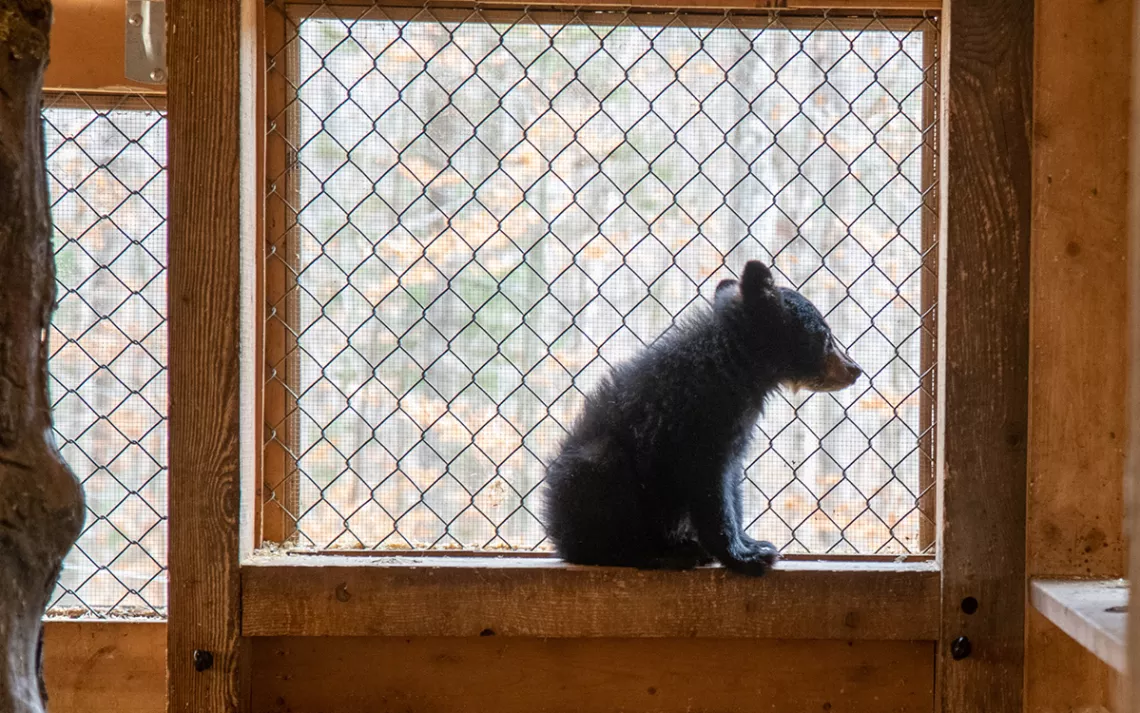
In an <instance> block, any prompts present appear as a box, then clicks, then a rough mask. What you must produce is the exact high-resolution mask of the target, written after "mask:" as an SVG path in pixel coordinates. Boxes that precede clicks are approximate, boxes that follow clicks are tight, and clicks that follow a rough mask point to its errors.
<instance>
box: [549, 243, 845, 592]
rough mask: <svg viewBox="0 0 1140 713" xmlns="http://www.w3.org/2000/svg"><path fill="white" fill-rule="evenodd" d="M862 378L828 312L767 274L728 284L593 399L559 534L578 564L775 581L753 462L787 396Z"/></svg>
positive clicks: (564, 457)
mask: <svg viewBox="0 0 1140 713" xmlns="http://www.w3.org/2000/svg"><path fill="white" fill-rule="evenodd" d="M860 374H861V372H860V370H859V367H858V366H856V365H855V363H854V362H853V361H851V359H850V358H848V357H847V355H846V354H844V353H843V351H842V349H840V348H839V347H838V345H836V343H835V340H834V339H833V338H832V335H831V330H830V329H829V328H828V326H827V323H826V322H825V321H824V319H823V317H822V315H820V313H819V311H818V310H817V309H816V308H815V307H814V306H813V305H812V304H811V303H810V302H809V301H808V300H807V299H806V298H804V297H803V296H802V295H800V294H799V293H798V292H796V291H795V290H791V289H787V288H780V287H777V286H776V285H775V284H774V282H773V280H772V273H771V272H770V271H769V270H768V268H767V267H766V266H764V265H763V264H762V263H760V262H756V261H751V262H749V263H748V264H747V265H745V268H744V274H743V275H742V277H741V280H740V282H739V283H738V282H737V281H736V280H724V281H722V282H721V283H720V284H719V285H717V289H716V294H715V297H714V306H713V308H712V309H711V310H709V311H708V312H706V313H704V314H702V315H700V316H699V317H698V318H695V319H691V320H688V321H687V322H685V323H682V324H679V325H677V326H676V327H674V328H673V329H672V330H670V331H669V332H667V333H666V334H665V335H663V336H662V337H661V339H659V340H658V341H657V342H656V343H655V344H654V345H653V346H652V347H650V348H649V349H647V350H646V351H645V352H643V353H642V354H641V355H640V356H639V357H637V358H636V359H634V360H633V361H631V362H629V363H627V364H624V365H622V366H620V367H618V368H617V369H615V370H614V373H613V374H612V376H611V377H609V378H608V379H607V380H605V381H604V382H603V383H602V384H601V386H600V387H599V388H598V389H597V390H596V391H595V392H594V393H593V394H591V395H590V396H588V397H587V399H586V405H585V408H584V410H583V413H582V415H581V416H580V417H579V419H578V421H577V422H576V423H575V425H574V427H573V430H572V432H571V433H570V434H569V436H568V437H567V438H566V440H565V442H564V443H563V444H562V451H561V453H560V454H559V455H558V456H557V457H556V458H555V459H554V461H553V462H551V464H550V466H549V468H548V469H547V475H546V484H547V488H548V490H547V499H546V523H547V533H548V535H549V536H550V539H551V541H552V542H553V543H554V546H555V548H556V549H557V552H558V554H559V556H561V557H562V558H563V559H564V560H566V561H568V562H573V563H577V564H594V565H616V566H630V567H640V568H646V569H688V568H690V567H695V566H698V565H701V564H708V563H711V562H712V561H713V560H719V561H720V562H721V563H722V564H724V565H725V566H727V567H729V568H731V569H734V570H736V571H739V572H743V573H745V574H751V575H761V574H764V573H765V572H766V571H767V570H768V569H769V568H770V567H771V566H772V564H773V563H774V562H775V561H776V560H777V559H778V557H779V555H778V552H777V550H776V548H775V547H773V546H772V545H771V544H770V543H767V542H759V541H757V540H753V539H752V538H750V537H748V536H747V535H745V534H744V530H743V526H742V524H741V516H742V512H741V491H740V486H741V481H742V480H743V476H744V472H743V471H744V465H745V464H744V463H743V458H744V453H745V449H746V447H747V446H748V443H749V441H750V439H751V437H752V433H753V430H754V426H755V424H756V420H757V418H758V417H759V416H760V411H761V409H762V408H763V405H764V400H765V399H766V398H767V397H768V396H769V395H770V394H771V393H772V392H773V391H774V390H775V389H776V388H777V387H779V386H781V385H788V386H792V387H794V388H806V389H810V390H813V391H833V390H836V389H841V388H844V387H847V386H850V385H851V384H853V383H854V382H855V380H856V379H858V377H859V375H860Z"/></svg>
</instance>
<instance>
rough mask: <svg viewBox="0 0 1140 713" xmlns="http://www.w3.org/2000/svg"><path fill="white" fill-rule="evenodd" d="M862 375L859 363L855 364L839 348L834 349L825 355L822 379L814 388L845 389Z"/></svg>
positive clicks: (824, 389) (822, 389)
mask: <svg viewBox="0 0 1140 713" xmlns="http://www.w3.org/2000/svg"><path fill="white" fill-rule="evenodd" d="M862 375H863V370H862V369H860V368H859V365H858V364H856V363H855V361H854V360H852V359H851V357H849V356H847V355H846V354H844V353H843V352H841V351H839V350H835V351H832V352H831V353H830V354H828V355H827V363H826V366H825V368H824V374H823V379H821V380H820V384H819V386H817V387H816V388H815V389H814V390H815V391H838V390H840V389H846V388H847V387H848V386H851V385H852V384H854V383H855V382H856V381H858V380H859V377H860V376H862Z"/></svg>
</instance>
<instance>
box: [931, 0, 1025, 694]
mask: <svg viewBox="0 0 1140 713" xmlns="http://www.w3.org/2000/svg"><path fill="white" fill-rule="evenodd" d="M942 47H943V50H944V52H943V72H942V75H941V76H942V77H943V79H944V86H943V87H942V95H943V97H944V110H945V111H946V112H947V114H946V115H944V116H945V119H946V123H945V124H944V125H945V126H946V131H945V132H944V134H943V139H942V142H941V143H942V150H941V151H940V152H939V156H940V161H941V165H940V168H941V170H942V179H941V180H940V181H939V187H940V199H941V207H942V211H941V216H942V221H943V228H942V230H941V231H940V234H941V239H940V241H939V244H940V250H941V254H942V255H943V257H944V262H943V263H942V270H941V274H940V279H941V298H940V299H939V306H940V309H941V310H942V313H943V315H944V318H943V319H942V320H941V325H940V332H941V333H940V334H939V335H938V344H939V349H940V352H941V355H940V357H939V360H938V362H939V369H940V371H939V374H938V391H939V395H938V419H937V420H938V428H939V434H938V442H939V443H941V444H942V447H941V449H940V450H939V466H940V467H939V472H940V473H941V474H942V483H941V487H942V497H941V498H939V500H940V502H941V505H942V506H941V509H942V517H941V525H942V528H941V542H940V547H939V553H940V556H941V558H942V636H941V639H940V642H939V643H940V645H939V654H938V667H939V692H940V695H941V707H940V709H941V710H942V711H946V712H947V713H976V712H977V711H986V713H1015V712H1016V713H1020V712H1021V710H1022V676H1023V669H1024V629H1025V626H1024V617H1025V492H1026V479H1025V474H1026V468H1025V463H1026V443H1027V438H1026V432H1027V428H1028V403H1027V402H1028V395H1029V376H1028V364H1029V269H1028V266H1029V225H1030V198H1031V181H1030V173H1031V171H1030V117H1031V114H1030V110H1031V105H1032V101H1031V98H1032V86H1033V0H950V1H949V2H948V3H947V4H946V15H945V16H944V18H943V43H942ZM970 597H972V598H973V599H974V600H975V601H976V608H975V607H974V606H973V602H970V603H965V604H964V600H966V599H967V598H970ZM967 640H968V643H967ZM955 642H957V644H956V645H955ZM936 710H937V709H936Z"/></svg>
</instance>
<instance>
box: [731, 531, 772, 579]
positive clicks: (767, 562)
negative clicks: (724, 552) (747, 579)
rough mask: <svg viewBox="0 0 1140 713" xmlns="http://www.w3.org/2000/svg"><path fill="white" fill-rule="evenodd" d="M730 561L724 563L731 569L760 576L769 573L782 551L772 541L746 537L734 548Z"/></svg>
mask: <svg viewBox="0 0 1140 713" xmlns="http://www.w3.org/2000/svg"><path fill="white" fill-rule="evenodd" d="M730 554H731V557H730V559H729V561H727V562H725V563H724V565H725V566H726V567H728V568H729V569H732V570H735V571H737V572H740V573H741V574H747V575H749V576H752V577H760V576H763V575H764V574H767V572H768V570H770V569H771V568H772V565H774V564H776V560H778V559H780V551H779V550H777V549H776V547H775V545H773V544H772V543H771V542H762V541H759V540H751V539H745V540H741V542H740V543H739V544H737V545H736V546H735V547H733V548H732V552H731V553H730Z"/></svg>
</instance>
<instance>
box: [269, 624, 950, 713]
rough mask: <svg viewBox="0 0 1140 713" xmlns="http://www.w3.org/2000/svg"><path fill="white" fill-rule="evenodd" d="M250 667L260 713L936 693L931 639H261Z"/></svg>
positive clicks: (816, 706) (730, 707) (791, 706)
mask: <svg viewBox="0 0 1140 713" xmlns="http://www.w3.org/2000/svg"><path fill="white" fill-rule="evenodd" d="M253 666H254V675H253V682H252V686H253V711H255V712H256V713H263V712H265V713H286V712H289V711H292V712H296V713H300V712H301V711H306V712H314V713H315V712H316V711H332V710H335V711H338V713H378V712H382V711H392V712H397V711H398V712H401V713H402V712H404V711H417V712H418V711H465V710H475V709H476V708H477V709H478V710H485V711H497V712H498V713H515V712H516V711H517V712H518V713H524V712H525V713H531V712H537V711H550V712H562V711H565V713H594V712H595V711H596V712H597V713H610V712H612V711H631V712H632V711H676V712H677V713H681V712H682V711H734V713H735V712H737V711H740V712H745V713H746V712H752V711H755V712H756V713H759V712H760V711H765V712H766V713H771V712H772V711H778V712H779V713H798V712H800V711H804V712H807V711H820V712H823V711H831V713H840V712H850V713H888V712H889V713H904V712H907V713H909V712H911V711H930V710H932V705H933V695H934V644H933V643H932V642H874V641H861V642H847V641H773V640H748V639H731V640H724V639H721V640H717V639H546V640H541V639H519V638H507V637H485V638H467V639H442V638H437V639H376V638H363V637H361V638H314V637H306V638H265V639H257V640H256V641H255V644H254V653H253ZM472 701H478V706H477V707H476V708H473V707H472Z"/></svg>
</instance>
